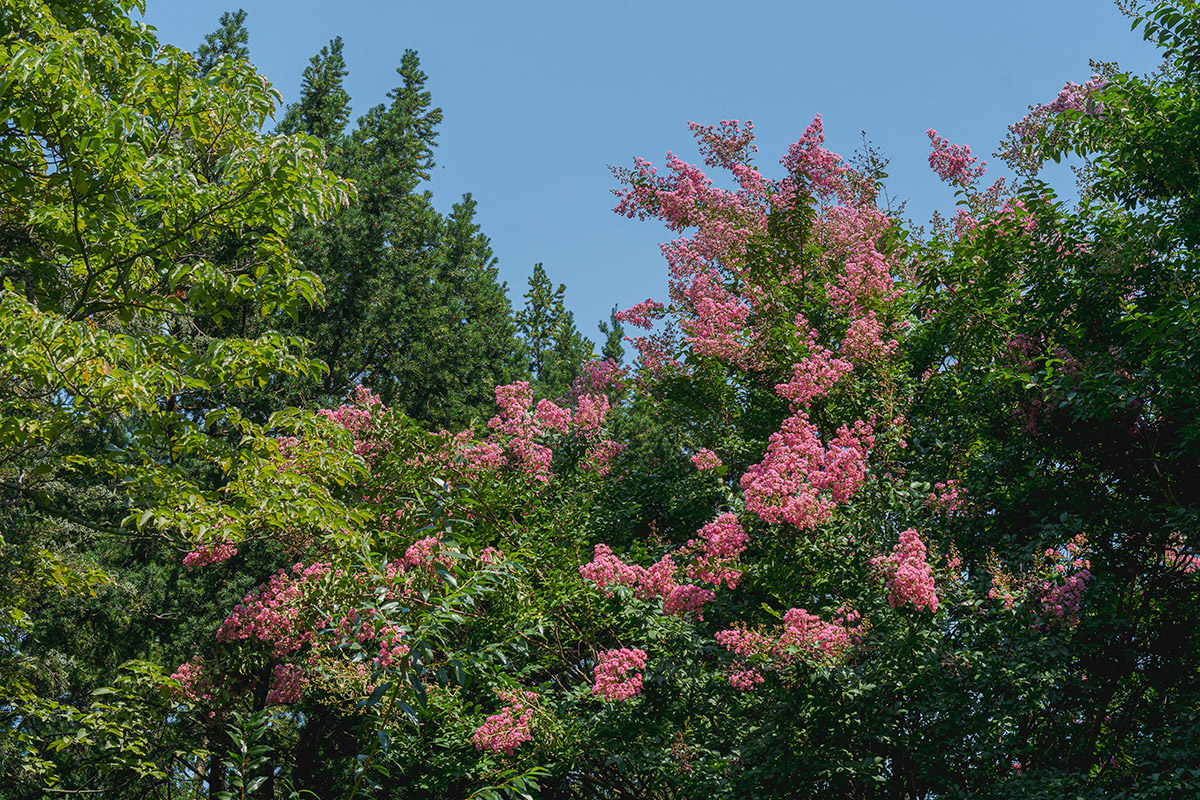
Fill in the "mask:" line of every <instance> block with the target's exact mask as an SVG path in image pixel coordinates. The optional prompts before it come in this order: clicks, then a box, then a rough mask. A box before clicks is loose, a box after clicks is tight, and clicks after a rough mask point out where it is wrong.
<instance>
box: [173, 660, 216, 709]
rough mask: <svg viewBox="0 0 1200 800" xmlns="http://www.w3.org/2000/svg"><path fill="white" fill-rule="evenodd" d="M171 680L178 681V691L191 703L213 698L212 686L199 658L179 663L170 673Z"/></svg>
mask: <svg viewBox="0 0 1200 800" xmlns="http://www.w3.org/2000/svg"><path fill="white" fill-rule="evenodd" d="M171 680H173V681H178V682H179V692H180V693H181V694H182V695H183V696H184V697H185V698H187V699H188V700H190V701H192V702H193V703H196V702H201V701H207V700H212V699H213V694H212V687H211V686H210V685H209V681H208V678H207V676H206V675H205V674H204V668H203V666H202V665H201V663H200V660H199V659H196V658H193V659H192V660H191V661H187V662H184V663H183V664H180V665H179V668H178V669H176V670H175V671H174V672H173V673H171Z"/></svg>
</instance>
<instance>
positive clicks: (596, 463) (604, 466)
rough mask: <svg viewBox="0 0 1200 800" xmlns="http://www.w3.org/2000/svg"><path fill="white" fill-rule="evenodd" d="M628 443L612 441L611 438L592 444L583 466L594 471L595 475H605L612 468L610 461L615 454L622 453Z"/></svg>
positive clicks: (614, 457)
mask: <svg viewBox="0 0 1200 800" xmlns="http://www.w3.org/2000/svg"><path fill="white" fill-rule="evenodd" d="M628 447H629V445H627V444H624V443H622V442H614V441H612V440H611V439H604V440H601V441H599V442H597V443H596V444H594V445H593V446H592V447H591V449H590V450H588V455H587V458H586V460H585V461H584V462H583V466H584V467H585V468H586V469H590V470H593V471H595V472H596V474H597V475H607V474H608V472H609V470H611V469H612V462H613V460H614V459H616V457H617V456H619V455H621V453H624V452H625V450H626V448H628Z"/></svg>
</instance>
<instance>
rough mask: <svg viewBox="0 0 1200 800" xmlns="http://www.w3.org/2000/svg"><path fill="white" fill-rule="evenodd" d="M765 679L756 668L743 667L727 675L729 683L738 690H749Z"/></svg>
mask: <svg viewBox="0 0 1200 800" xmlns="http://www.w3.org/2000/svg"><path fill="white" fill-rule="evenodd" d="M764 680H766V679H765V678H764V677H763V676H762V673H761V672H759V671H758V670H756V669H743V670H738V671H737V672H734V673H732V674H731V675H730V676H729V685H730V686H732V687H733V688H735V689H737V690H738V691H739V692H749V691H751V690H752V689H754V688H755V687H756V686H758V684H760V683H762V682H763V681H764Z"/></svg>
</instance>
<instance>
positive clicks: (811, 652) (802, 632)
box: [716, 606, 866, 691]
mask: <svg viewBox="0 0 1200 800" xmlns="http://www.w3.org/2000/svg"><path fill="white" fill-rule="evenodd" d="M865 631H866V623H865V622H864V621H863V619H862V617H861V616H860V615H859V614H858V612H856V611H853V610H851V609H849V608H848V607H846V606H843V607H842V608H840V609H838V611H837V612H836V613H835V614H834V618H833V619H832V620H831V621H826V620H823V619H821V617H820V616H819V615H817V614H811V613H809V612H808V611H807V610H806V609H803V608H790V609H788V610H787V612H786V613H785V614H784V615H783V626H782V630H781V631H780V632H779V634H778V635H774V636H772V635H770V634H767V633H764V632H762V631H761V630H755V629H752V628H745V627H736V628H729V629H726V630H723V631H719V632H718V633H717V635H716V639H717V642H718V643H720V644H721V645H723V646H724V647H725V649H727V650H729V651H730V652H731V653H733V654H735V655H736V656H739V659H738V660H737V661H735V667H734V671H733V673H732V674H731V675H730V676H729V683H730V685H731V686H733V687H734V688H735V689H738V690H739V691H749V690H751V689H753V688H754V687H755V686H757V685H758V684H760V683H762V682H763V675H762V672H763V671H764V670H765V671H779V670H781V669H783V668H785V667H788V666H790V665H792V664H795V663H797V662H799V663H803V664H808V665H817V664H832V663H837V662H840V661H842V660H844V659H845V657H846V655H847V653H848V652H849V650H850V649H851V648H852V647H853V646H854V645H856V644H858V643H859V642H861V641H862V638H863V636H864V634H865ZM751 663H753V664H754V665H755V666H748V665H749V664H751Z"/></svg>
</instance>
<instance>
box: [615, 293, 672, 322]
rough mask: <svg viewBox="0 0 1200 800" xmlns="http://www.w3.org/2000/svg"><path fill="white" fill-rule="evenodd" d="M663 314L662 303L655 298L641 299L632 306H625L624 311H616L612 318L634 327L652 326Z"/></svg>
mask: <svg viewBox="0 0 1200 800" xmlns="http://www.w3.org/2000/svg"><path fill="white" fill-rule="evenodd" d="M663 315H664V310H663V304H662V303H660V302H658V301H657V300H649V299H647V300H643V301H642V302H640V303H638V304H637V305H635V306H633V307H632V308H627V309H625V310H624V311H618V312H617V313H616V314H613V318H614V319H615V320H616V321H617V322H624V323H625V324H627V325H632V326H633V327H635V328H647V329H649V328H652V327H653V326H654V321H655V320H657V319H662V318H663Z"/></svg>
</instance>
